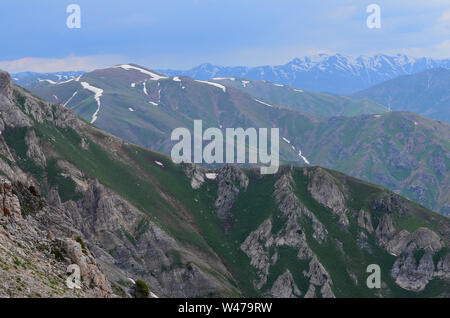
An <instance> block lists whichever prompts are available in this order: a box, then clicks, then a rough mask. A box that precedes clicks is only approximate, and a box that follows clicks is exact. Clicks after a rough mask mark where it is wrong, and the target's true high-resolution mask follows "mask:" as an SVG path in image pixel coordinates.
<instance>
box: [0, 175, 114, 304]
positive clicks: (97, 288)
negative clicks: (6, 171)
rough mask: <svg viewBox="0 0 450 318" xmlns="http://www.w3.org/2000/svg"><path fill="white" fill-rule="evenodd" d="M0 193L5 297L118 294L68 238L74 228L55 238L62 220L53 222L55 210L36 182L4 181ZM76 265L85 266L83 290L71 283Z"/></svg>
mask: <svg viewBox="0 0 450 318" xmlns="http://www.w3.org/2000/svg"><path fill="white" fill-rule="evenodd" d="M0 197H1V198H2V200H0V202H1V204H2V208H3V209H2V212H3V213H0V225H1V226H0V297H112V296H114V294H113V292H112V290H111V287H110V285H109V282H108V280H107V279H106V278H105V276H104V275H103V274H102V273H101V271H100V269H99V268H98V267H97V265H96V262H95V260H94V258H93V256H92V254H91V253H90V251H89V250H88V249H87V248H86V247H84V248H83V249H82V248H81V246H80V244H79V243H77V242H75V241H74V240H73V239H71V238H70V237H67V234H69V235H70V231H61V232H60V233H58V237H56V236H55V234H54V233H56V231H55V230H54V228H55V227H57V226H62V224H59V223H54V222H57V221H58V218H57V217H55V216H56V215H55V212H56V211H54V210H53V209H51V208H49V207H48V206H46V205H43V204H41V198H40V195H39V193H38V191H37V190H36V189H35V188H34V187H33V186H30V187H26V186H25V185H23V184H20V183H18V182H15V183H14V184H11V183H10V182H9V181H3V185H2V193H1V194H0ZM29 200H30V202H29ZM19 201H20V202H22V206H21V204H20V202H19ZM24 208H27V209H29V211H28V212H27V213H25V214H24V213H22V212H23V209H24ZM5 211H7V213H4V212H5ZM22 214H24V216H23V217H22ZM66 224H67V225H68V227H69V228H70V229H72V231H76V230H75V229H73V228H72V227H71V225H70V221H68V222H67V223H66ZM71 264H77V265H79V266H80V269H81V275H82V276H81V278H82V281H83V286H82V288H81V289H76V288H75V289H70V288H69V286H68V285H67V284H66V278H67V275H66V272H67V268H68V266H69V265H71Z"/></svg>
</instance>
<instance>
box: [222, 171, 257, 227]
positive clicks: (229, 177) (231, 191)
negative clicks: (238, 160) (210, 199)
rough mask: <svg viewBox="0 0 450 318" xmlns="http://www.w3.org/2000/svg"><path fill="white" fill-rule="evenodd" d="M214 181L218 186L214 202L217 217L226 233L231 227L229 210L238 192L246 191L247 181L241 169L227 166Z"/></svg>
mask: <svg viewBox="0 0 450 318" xmlns="http://www.w3.org/2000/svg"><path fill="white" fill-rule="evenodd" d="M216 181H217V182H218V184H219V187H218V189H217V199H216V202H215V206H216V209H217V215H218V216H219V218H221V219H222V220H224V226H225V230H226V231H228V230H230V228H231V226H232V216H231V214H230V211H231V208H232V207H233V204H234V202H235V201H236V199H237V198H238V196H239V192H240V191H245V190H246V189H247V187H248V182H249V179H248V177H247V176H246V175H245V173H244V172H243V171H242V170H241V169H239V168H237V167H234V166H232V165H228V164H227V165H225V166H224V167H223V168H221V169H220V170H219V171H218V175H217V178H216Z"/></svg>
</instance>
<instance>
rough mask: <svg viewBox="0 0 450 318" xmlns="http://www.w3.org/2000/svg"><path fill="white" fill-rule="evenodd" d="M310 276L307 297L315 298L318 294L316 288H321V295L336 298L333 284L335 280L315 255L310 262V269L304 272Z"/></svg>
mask: <svg viewBox="0 0 450 318" xmlns="http://www.w3.org/2000/svg"><path fill="white" fill-rule="evenodd" d="M304 275H305V276H306V277H308V278H309V288H308V291H307V292H306V295H305V298H314V297H315V296H316V288H320V295H321V296H322V297H323V298H335V296H334V293H333V290H332V288H331V286H332V285H333V282H332V280H331V277H330V275H329V274H328V272H327V271H326V269H325V267H323V265H322V264H321V263H320V262H319V260H318V259H317V256H315V255H314V256H313V258H312V259H311V261H310V262H309V271H308V272H304Z"/></svg>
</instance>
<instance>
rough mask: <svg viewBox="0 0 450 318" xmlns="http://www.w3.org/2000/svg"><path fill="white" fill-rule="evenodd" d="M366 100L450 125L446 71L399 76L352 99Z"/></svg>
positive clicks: (449, 83) (449, 75)
mask: <svg viewBox="0 0 450 318" xmlns="http://www.w3.org/2000/svg"><path fill="white" fill-rule="evenodd" d="M352 97H353V98H356V99H360V98H369V99H371V100H374V101H376V102H378V103H380V104H382V105H385V106H387V107H389V108H390V109H392V110H407V111H411V112H415V113H417V114H420V115H422V116H427V117H431V118H434V119H437V120H442V121H446V122H448V123H449V122H450V69H444V68H438V69H431V70H427V71H425V72H421V73H417V74H413V75H405V76H400V77H397V78H395V79H392V80H390V81H387V82H384V83H381V84H378V85H376V86H373V87H370V88H368V89H366V90H363V91H361V92H358V93H355V94H353V95H352Z"/></svg>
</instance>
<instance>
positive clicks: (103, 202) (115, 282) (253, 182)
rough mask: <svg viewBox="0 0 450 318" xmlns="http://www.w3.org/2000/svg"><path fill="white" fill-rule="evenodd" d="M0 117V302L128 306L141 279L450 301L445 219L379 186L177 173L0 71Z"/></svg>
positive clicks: (242, 292) (309, 173) (173, 290)
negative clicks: (74, 270)
mask: <svg viewBox="0 0 450 318" xmlns="http://www.w3.org/2000/svg"><path fill="white" fill-rule="evenodd" d="M0 111H1V113H0V130H1V132H2V133H1V135H0V175H1V176H2V181H1V184H0V190H1V193H0V223H1V224H0V225H1V226H0V265H1V266H0V281H1V282H3V285H1V284H0V296H13V297H18V296H19V297H21V296H30V297H38V296H42V297H64V296H69V297H116V296H120V297H132V296H134V281H136V280H138V279H139V280H143V281H144V282H145V283H146V284H147V285H148V286H149V288H150V291H151V292H152V294H153V295H154V296H159V297H211V296H265V297H343V296H344V297H379V296H383V297H395V296H448V286H449V279H450V276H449V275H450V274H449V273H450V264H449V261H450V257H449V254H448V251H447V248H448V242H449V240H450V223H449V220H448V218H445V217H443V216H440V215H437V214H435V213H433V212H430V211H428V210H426V209H425V208H422V207H420V206H417V205H415V204H413V203H411V202H409V201H407V200H405V199H403V198H401V197H399V196H398V195H395V194H393V193H391V192H388V191H386V190H384V189H382V188H380V187H377V186H374V185H370V184H366V183H363V182H361V181H358V180H356V179H353V178H350V177H347V176H345V175H343V174H340V173H337V172H333V171H329V170H325V169H322V168H293V167H282V168H281V169H280V171H279V173H278V174H276V175H267V176H261V175H260V174H259V172H258V171H257V170H242V169H239V168H236V167H232V166H229V165H226V166H224V167H223V168H221V169H218V170H215V171H212V170H208V169H205V168H202V167H198V166H194V165H174V164H173V163H172V162H171V161H170V160H169V159H168V158H166V157H164V156H162V155H160V154H157V153H154V152H151V151H148V150H145V149H142V148H139V147H136V146H133V145H131V144H129V143H126V142H124V141H122V140H120V139H118V138H115V137H113V136H111V135H108V134H106V133H104V132H102V131H100V130H98V129H96V128H94V127H92V126H91V125H89V124H87V123H85V122H84V121H82V120H80V119H78V118H77V117H76V116H75V115H74V114H73V113H72V112H71V111H70V110H67V109H64V108H63V107H60V106H57V105H53V104H50V103H47V102H44V101H41V100H39V99H37V98H35V97H34V96H32V95H30V94H29V93H28V92H26V91H25V90H23V89H21V88H20V87H17V86H14V85H12V83H11V79H10V77H9V75H8V74H6V73H2V72H0ZM69 264H77V265H79V266H80V269H81V275H82V281H83V288H82V289H81V290H70V289H68V288H67V286H66V285H65V278H66V273H65V271H66V268H67V266H68V265H69ZM369 264H379V265H380V267H381V269H382V277H381V279H382V288H381V289H380V290H371V289H368V288H367V286H366V278H367V275H368V274H367V273H366V268H367V266H368V265H369Z"/></svg>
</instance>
